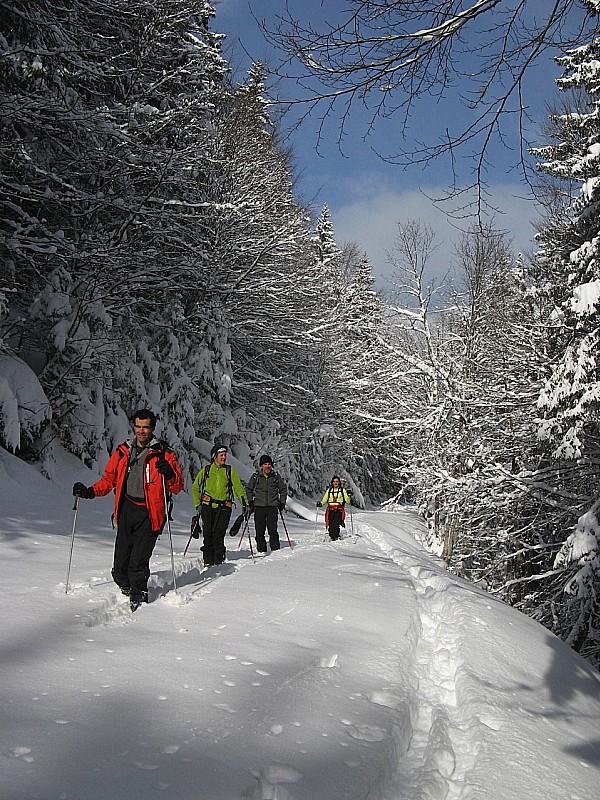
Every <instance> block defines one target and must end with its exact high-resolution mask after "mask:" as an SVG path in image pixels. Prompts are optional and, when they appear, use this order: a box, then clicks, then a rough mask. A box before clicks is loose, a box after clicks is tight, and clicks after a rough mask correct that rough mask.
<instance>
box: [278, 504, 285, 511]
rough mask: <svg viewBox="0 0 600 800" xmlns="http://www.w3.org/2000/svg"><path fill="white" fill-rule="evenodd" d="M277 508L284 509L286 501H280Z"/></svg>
mask: <svg viewBox="0 0 600 800" xmlns="http://www.w3.org/2000/svg"><path fill="white" fill-rule="evenodd" d="M277 508H278V509H279V510H280V511H283V510H284V509H285V503H279V504H278V506H277Z"/></svg>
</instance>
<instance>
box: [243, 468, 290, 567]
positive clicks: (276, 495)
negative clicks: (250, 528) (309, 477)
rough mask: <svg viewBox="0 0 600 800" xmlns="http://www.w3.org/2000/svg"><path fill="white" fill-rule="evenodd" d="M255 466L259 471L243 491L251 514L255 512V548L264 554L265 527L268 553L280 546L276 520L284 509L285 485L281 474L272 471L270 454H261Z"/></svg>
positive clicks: (265, 544) (265, 550)
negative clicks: (267, 538) (267, 536)
mask: <svg viewBox="0 0 600 800" xmlns="http://www.w3.org/2000/svg"><path fill="white" fill-rule="evenodd" d="M258 466H259V470H258V472H255V473H254V475H252V477H251V478H250V480H249V481H248V483H247V484H246V493H247V495H248V502H249V504H250V513H251V514H252V513H254V529H255V531H256V549H257V550H258V552H259V553H266V552H267V542H266V539H265V531H266V530H268V532H269V546H270V547H271V552H272V551H273V550H279V547H280V544H279V533H278V532H277V519H278V513H280V512H283V510H284V508H285V501H286V499H287V486H286V483H285V481H284V480H283V478H282V477H281V475H280V474H279V473H278V472H275V471H274V470H273V459H272V458H271V456H267V455H264V456H261V457H260V461H259V462H258Z"/></svg>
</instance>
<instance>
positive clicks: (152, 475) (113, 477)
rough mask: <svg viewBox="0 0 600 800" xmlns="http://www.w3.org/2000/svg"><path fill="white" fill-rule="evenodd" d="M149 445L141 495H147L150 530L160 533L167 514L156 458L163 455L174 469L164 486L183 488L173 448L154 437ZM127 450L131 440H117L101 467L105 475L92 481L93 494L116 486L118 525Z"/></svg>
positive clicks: (172, 490)
mask: <svg viewBox="0 0 600 800" xmlns="http://www.w3.org/2000/svg"><path fill="white" fill-rule="evenodd" d="M149 448H150V451H149V452H148V453H147V454H146V457H145V458H144V497H145V498H146V508H147V509H148V516H149V517H150V523H151V525H152V530H153V531H155V532H157V533H159V532H160V531H161V530H162V529H163V526H164V524H165V522H166V520H167V515H166V511H165V497H164V490H163V477H162V475H161V474H160V472H159V471H158V470H157V469H156V462H157V460H158V459H159V458H160V456H162V455H164V457H165V458H166V459H167V461H168V462H169V464H170V466H171V469H172V470H173V472H174V473H175V475H174V476H173V477H172V478H169V480H165V485H166V487H167V490H168V491H169V492H170V493H171V494H179V492H180V491H181V490H182V489H183V475H182V474H181V467H180V466H179V464H178V463H177V458H176V456H175V453H174V451H173V450H171V449H170V448H169V447H165V448H164V449H163V444H161V443H160V442H158V441H157V440H156V439H153V440H152V441H151V442H150V445H149ZM130 451H131V443H130V442H123V444H120V445H119V446H118V447H117V449H116V450H115V452H114V453H113V454H112V456H111V457H110V459H109V461H108V464H107V465H106V469H105V470H104V475H103V476H102V477H101V478H100V480H99V481H97V482H96V483H94V484H93V485H92V489H93V490H94V494H95V495H96V497H103V496H104V495H105V494H108V493H109V492H110V491H111V489H114V490H115V523H116V524H117V525H118V524H119V510H120V508H121V503H122V501H123V500H124V499H125V498H124V496H123V486H124V485H125V478H126V475H127V465H128V463H129V454H130Z"/></svg>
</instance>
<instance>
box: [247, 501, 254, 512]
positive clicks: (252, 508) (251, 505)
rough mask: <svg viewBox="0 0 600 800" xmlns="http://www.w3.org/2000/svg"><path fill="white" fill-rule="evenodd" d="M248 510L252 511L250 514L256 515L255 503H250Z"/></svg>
mask: <svg viewBox="0 0 600 800" xmlns="http://www.w3.org/2000/svg"><path fill="white" fill-rule="evenodd" d="M248 508H249V509H250V513H251V514H254V503H249V505H248Z"/></svg>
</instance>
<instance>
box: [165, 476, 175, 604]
mask: <svg viewBox="0 0 600 800" xmlns="http://www.w3.org/2000/svg"><path fill="white" fill-rule="evenodd" d="M162 485H163V498H164V501H165V515H166V517H167V531H168V532H169V548H170V550H171V572H172V573H173V588H174V589H175V592H177V579H176V578H175V557H174V555H173V537H172V536H171V520H170V519H169V508H168V505H167V483H166V481H165V478H164V476H163V480H162Z"/></svg>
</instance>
